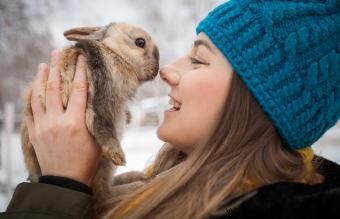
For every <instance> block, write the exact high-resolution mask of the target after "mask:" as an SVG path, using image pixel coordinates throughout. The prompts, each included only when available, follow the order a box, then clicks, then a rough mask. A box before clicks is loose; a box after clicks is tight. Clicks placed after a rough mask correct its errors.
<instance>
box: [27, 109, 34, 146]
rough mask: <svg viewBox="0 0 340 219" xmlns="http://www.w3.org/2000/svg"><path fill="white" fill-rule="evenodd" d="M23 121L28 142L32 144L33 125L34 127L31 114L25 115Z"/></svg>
mask: <svg viewBox="0 0 340 219" xmlns="http://www.w3.org/2000/svg"><path fill="white" fill-rule="evenodd" d="M25 123H26V127H27V131H28V136H29V139H30V142H31V143H32V144H33V145H34V144H35V127H34V121H33V117H32V116H31V115H26V116H25Z"/></svg>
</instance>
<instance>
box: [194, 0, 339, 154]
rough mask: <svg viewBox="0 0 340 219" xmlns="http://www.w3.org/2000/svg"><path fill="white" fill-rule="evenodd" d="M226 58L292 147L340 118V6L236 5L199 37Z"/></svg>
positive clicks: (331, 1)
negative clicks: (204, 36) (210, 41)
mask: <svg viewBox="0 0 340 219" xmlns="http://www.w3.org/2000/svg"><path fill="white" fill-rule="evenodd" d="M196 32H197V34H198V33H200V32H204V33H206V34H207V35H208V36H209V38H210V39H211V40H212V42H213V43H214V44H215V45H216V46H217V47H218V48H219V49H220V50H221V52H222V53H223V54H224V55H225V56H226V58H227V59H228V61H229V62H230V63H231V65H232V66H233V68H234V69H235V71H236V73H237V74H238V75H239V76H240V77H241V79H242V80H243V82H244V83H245V85H246V86H247V87H248V89H249V90H250V92H251V93H252V94H253V95H254V97H255V98H256V100H257V101H258V103H259V104H260V105H261V107H262V108H263V110H264V111H265V112H266V113H267V115H268V116H269V118H270V119H271V120H272V121H273V123H274V125H275V127H276V129H277V130H278V132H279V134H280V135H281V137H282V139H283V140H284V141H285V143H287V145H288V146H289V147H290V148H292V149H295V150H298V149H302V148H305V147H309V146H311V145H312V144H313V143H314V142H315V141H317V140H318V139H319V138H320V137H321V136H322V135H323V134H324V133H325V132H326V131H327V130H328V129H329V128H330V127H332V126H333V125H334V124H335V123H336V122H337V121H338V120H339V118H340V0H323V1H322V0H291V1H276V0H272V1H270V0H243V1H236V0H230V1H228V2H226V3H224V4H222V5H220V6H219V7H217V8H215V10H213V11H211V12H210V13H209V15H208V16H207V17H206V18H204V19H203V20H202V21H201V22H200V23H199V25H198V26H197V29H196Z"/></svg>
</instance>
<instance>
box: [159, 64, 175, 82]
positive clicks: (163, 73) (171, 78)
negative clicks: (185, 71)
mask: <svg viewBox="0 0 340 219" xmlns="http://www.w3.org/2000/svg"><path fill="white" fill-rule="evenodd" d="M159 75H160V77H161V79H162V80H163V81H164V82H166V83H167V84H169V85H170V86H176V85H178V83H179V80H180V74H179V72H178V70H177V69H176V68H174V67H173V66H172V65H171V64H168V65H166V66H164V67H163V68H161V70H160V72H159Z"/></svg>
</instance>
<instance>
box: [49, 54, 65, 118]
mask: <svg viewBox="0 0 340 219" xmlns="http://www.w3.org/2000/svg"><path fill="white" fill-rule="evenodd" d="M62 111H63V106H62V101H61V96H60V70H59V54H58V51H57V50H54V51H53V52H52V58H51V65H50V73H49V76H48V80H47V84H46V112H48V113H52V114H58V113H61V112H62Z"/></svg>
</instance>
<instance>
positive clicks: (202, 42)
mask: <svg viewBox="0 0 340 219" xmlns="http://www.w3.org/2000/svg"><path fill="white" fill-rule="evenodd" d="M199 46H205V47H206V48H207V49H208V50H209V51H210V52H212V53H214V54H215V52H214V50H213V49H212V47H211V46H210V45H209V43H208V42H207V41H205V40H195V42H194V47H195V48H197V47H199Z"/></svg>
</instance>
